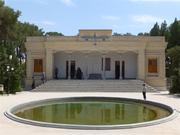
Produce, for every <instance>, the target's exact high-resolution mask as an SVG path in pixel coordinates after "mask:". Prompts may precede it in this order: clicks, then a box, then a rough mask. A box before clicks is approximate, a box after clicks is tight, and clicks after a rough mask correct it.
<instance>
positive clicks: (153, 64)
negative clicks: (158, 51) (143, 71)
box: [148, 58, 158, 73]
mask: <svg viewBox="0 0 180 135" xmlns="http://www.w3.org/2000/svg"><path fill="white" fill-rule="evenodd" d="M157 72H158V71H157V58H151V59H149V60H148V73H157Z"/></svg>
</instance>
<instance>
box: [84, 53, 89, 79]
mask: <svg viewBox="0 0 180 135" xmlns="http://www.w3.org/2000/svg"><path fill="white" fill-rule="evenodd" d="M88 58H89V56H88V53H85V60H86V63H85V64H86V69H85V79H86V80H87V79H88V76H89V73H88V67H89V66H88V64H89V63H88Z"/></svg>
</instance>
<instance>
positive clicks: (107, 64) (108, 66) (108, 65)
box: [105, 58, 111, 71]
mask: <svg viewBox="0 0 180 135" xmlns="http://www.w3.org/2000/svg"><path fill="white" fill-rule="evenodd" d="M110 70H111V59H110V58H105V71H110Z"/></svg>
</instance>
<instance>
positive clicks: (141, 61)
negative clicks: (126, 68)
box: [137, 49, 146, 80]
mask: <svg viewBox="0 0 180 135" xmlns="http://www.w3.org/2000/svg"><path fill="white" fill-rule="evenodd" d="M145 59H146V58H145V50H144V49H140V50H139V53H138V68H137V70H138V71H137V73H138V77H137V78H138V79H140V80H145V69H146V68H145V65H146V60H145Z"/></svg>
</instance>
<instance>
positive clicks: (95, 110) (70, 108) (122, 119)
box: [14, 101, 170, 125]
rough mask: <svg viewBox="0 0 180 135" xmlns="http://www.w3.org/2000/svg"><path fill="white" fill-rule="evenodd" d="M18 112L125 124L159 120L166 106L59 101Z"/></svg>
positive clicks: (76, 121) (24, 115)
mask: <svg viewBox="0 0 180 135" xmlns="http://www.w3.org/2000/svg"><path fill="white" fill-rule="evenodd" d="M14 114H15V115H16V116H18V117H21V118H24V119H29V120H33V121H40V122H48V123H60V124H76V125H121V124H132V123H141V122H147V121H152V120H157V119H160V118H164V117H167V116H169V115H170V112H169V111H168V110H166V109H163V108H160V107H157V106H153V105H149V104H144V103H137V102H131V101H126V102H124V101H118V102H112V101H111V102H106V101H81V102H80V101H77V102H76V101H73V102H67V101H66V102H60V101H59V102H58V101H57V102H55V103H47V104H43V105H37V106H34V107H28V108H23V109H20V110H18V111H17V112H15V113H14Z"/></svg>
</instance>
